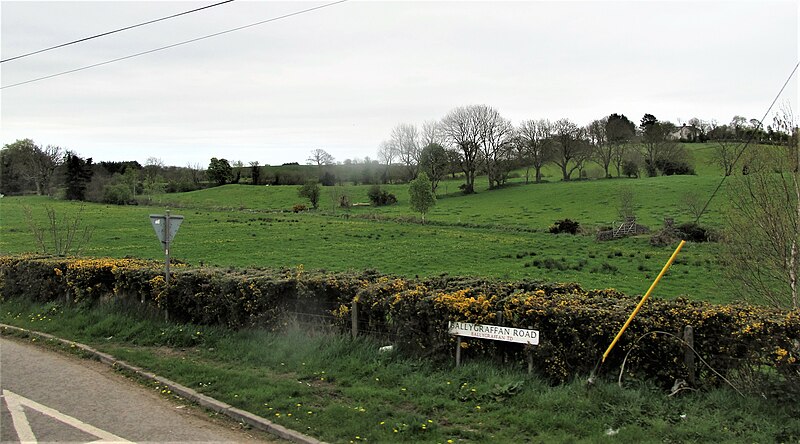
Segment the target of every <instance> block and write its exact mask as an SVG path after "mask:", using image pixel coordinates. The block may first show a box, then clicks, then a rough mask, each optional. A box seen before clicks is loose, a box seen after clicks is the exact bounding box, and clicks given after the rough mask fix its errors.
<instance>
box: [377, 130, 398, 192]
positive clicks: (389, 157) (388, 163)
mask: <svg viewBox="0 0 800 444" xmlns="http://www.w3.org/2000/svg"><path fill="white" fill-rule="evenodd" d="M396 155H397V148H395V147H394V146H393V145H392V141H391V140H384V141H383V142H381V145H380V146H379V147H378V160H379V161H380V162H381V164H383V165H384V166H385V168H384V171H383V183H390V182H391V177H390V175H389V172H390V171H389V170H390V168H391V167H392V163H393V162H394V159H395V156H396Z"/></svg>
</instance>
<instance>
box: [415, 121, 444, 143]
mask: <svg viewBox="0 0 800 444" xmlns="http://www.w3.org/2000/svg"><path fill="white" fill-rule="evenodd" d="M434 143H435V144H437V145H440V146H445V145H446V144H447V137H446V136H445V134H444V131H442V126H441V123H440V122H437V121H435V120H428V121H426V122H424V123H423V124H422V133H421V134H420V145H422V146H423V147H426V146H428V145H431V144H434Z"/></svg>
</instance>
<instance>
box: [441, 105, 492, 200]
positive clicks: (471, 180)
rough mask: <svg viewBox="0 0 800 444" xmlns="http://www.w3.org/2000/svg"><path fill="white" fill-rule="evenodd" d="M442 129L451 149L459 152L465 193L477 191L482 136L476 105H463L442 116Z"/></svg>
mask: <svg viewBox="0 0 800 444" xmlns="http://www.w3.org/2000/svg"><path fill="white" fill-rule="evenodd" d="M441 129H442V132H443V133H444V135H445V137H446V138H447V141H448V143H449V144H450V146H451V149H452V150H453V151H455V152H457V153H458V160H459V164H460V166H461V169H462V171H464V179H465V181H466V183H465V184H464V194H472V193H474V192H475V173H476V171H477V170H478V167H480V165H481V162H482V161H481V157H480V137H481V128H480V125H479V124H478V118H477V112H476V106H475V105H471V106H461V107H458V108H455V109H453V110H451V111H450V112H449V113H447V115H445V116H444V118H442V122H441Z"/></svg>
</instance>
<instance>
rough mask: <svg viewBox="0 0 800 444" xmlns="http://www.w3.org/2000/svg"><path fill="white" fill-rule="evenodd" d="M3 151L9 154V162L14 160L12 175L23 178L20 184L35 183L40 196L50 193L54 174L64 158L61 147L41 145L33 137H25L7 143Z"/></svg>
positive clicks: (34, 185)
mask: <svg viewBox="0 0 800 444" xmlns="http://www.w3.org/2000/svg"><path fill="white" fill-rule="evenodd" d="M3 151H4V152H5V153H6V155H8V157H7V159H8V160H9V163H10V161H11V160H12V159H13V160H14V164H15V165H14V166H13V167H12V168H13V169H12V172H11V175H13V174H16V175H17V177H18V178H21V179H23V182H22V183H21V184H20V185H22V186H23V187H24V186H25V184H26V183H27V184H33V187H34V189H35V191H36V194H37V195H40V196H41V195H43V194H47V193H49V191H50V182H51V180H52V178H53V174H54V173H55V170H56V168H57V167H58V166H59V165H60V164H61V162H62V161H63V158H64V153H63V151H62V149H61V148H60V147H57V146H54V145H48V146H45V147H40V146H39V145H36V144H35V143H34V142H33V141H32V140H31V139H23V140H17V141H16V142H14V143H11V144H8V145H5V147H3ZM20 191H21V190H20Z"/></svg>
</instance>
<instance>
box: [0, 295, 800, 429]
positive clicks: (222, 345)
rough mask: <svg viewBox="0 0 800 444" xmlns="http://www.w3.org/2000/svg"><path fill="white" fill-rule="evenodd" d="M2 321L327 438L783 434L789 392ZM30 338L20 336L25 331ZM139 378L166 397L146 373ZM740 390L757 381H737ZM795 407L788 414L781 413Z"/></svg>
mask: <svg viewBox="0 0 800 444" xmlns="http://www.w3.org/2000/svg"><path fill="white" fill-rule="evenodd" d="M0 322H3V323H9V324H13V325H18V326H22V327H26V328H31V329H35V330H39V331H45V332H49V333H52V334H56V335H57V336H59V337H63V338H67V339H71V340H76V341H79V342H83V343H86V344H88V345H91V346H93V347H95V348H97V349H99V350H101V351H104V352H107V353H111V354H113V355H114V356H116V357H118V358H120V359H123V360H125V361H127V362H129V363H132V364H134V365H137V366H141V367H144V368H147V369H148V370H150V371H153V372H155V373H157V374H158V375H161V376H164V377H167V378H169V379H172V380H174V381H176V382H179V383H181V384H183V385H185V386H187V387H191V388H194V389H195V390H198V391H199V392H201V393H204V394H207V395H210V396H213V397H215V398H217V399H219V400H221V401H224V402H227V403H229V404H231V405H233V406H236V407H238V408H242V409H245V410H247V411H250V412H253V413H255V414H258V415H260V416H263V417H266V418H268V419H270V420H272V421H274V422H276V423H278V424H281V425H284V426H287V427H290V428H292V429H295V430H298V431H301V432H305V433H308V434H310V435H312V436H315V437H318V438H320V439H323V440H325V441H328V442H333V443H349V442H392V443H394V442H415V443H416V442H419V443H456V442H476V443H477V442H486V443H495V442H531V443H551V442H576V443H577V442H587V443H588V442H592V443H594V442H609V443H610V442H614V443H619V442H622V443H640V442H795V441H796V440H797V439H798V437H800V423H798V422H797V421H796V418H797V416H796V415H797V414H798V413H799V412H798V411H797V404H796V402H792V401H791V400H789V399H783V400H777V399H774V398H770V399H769V400H767V399H762V397H760V396H748V397H746V398H743V397H739V395H737V394H736V392H734V391H733V390H732V389H730V388H727V387H723V388H716V389H708V390H705V391H701V392H684V393H683V394H682V395H680V396H675V397H669V396H668V393H667V392H665V391H664V390H663V389H660V388H657V387H654V386H652V385H649V384H644V383H640V382H636V381H633V380H630V379H625V380H624V388H621V387H618V386H617V384H616V373H617V372H618V369H610V368H609V369H605V371H604V372H603V373H602V375H601V377H600V378H599V379H598V380H597V382H596V384H595V385H593V386H591V387H589V386H587V385H586V381H585V379H577V380H575V381H573V382H571V383H567V384H563V385H559V386H555V387H554V386H550V385H548V384H547V383H545V382H544V381H542V380H540V379H539V378H537V377H536V376H535V375H533V376H531V375H527V374H526V373H525V372H524V371H523V368H522V367H523V365H516V364H514V363H506V364H503V363H499V362H476V361H473V362H467V363H465V365H462V366H461V367H459V368H454V367H453V364H452V362H451V361H449V360H448V359H446V357H443V358H442V360H440V362H435V363H434V362H430V361H421V360H416V359H408V358H403V357H400V356H396V355H393V354H380V353H378V352H377V349H378V347H379V346H381V345H383V344H380V343H375V342H372V341H370V340H368V339H359V340H352V339H351V338H349V337H343V336H331V335H327V334H324V333H320V332H314V331H308V330H305V329H303V330H301V329H297V328H289V329H288V330H287V331H286V332H284V333H268V332H264V331H254V330H245V331H239V332H231V331H227V330H221V329H215V328H209V327H198V326H192V325H175V324H169V323H165V322H163V321H155V320H148V319H147V318H142V317H139V316H133V315H132V313H131V311H130V310H125V312H121V311H119V310H117V309H114V307H95V308H93V309H87V308H86V307H61V306H59V305H57V304H53V303H51V304H48V305H47V306H40V305H36V304H31V303H29V302H25V301H21V300H10V301H5V302H4V303H3V306H2V310H0ZM28 341H30V339H28ZM737 383H740V382H739V381H737ZM150 388H151V389H152V390H154V391H155V392H156V393H162V395H163V396H170V395H169V394H168V393H166V389H165V388H164V387H161V386H160V385H158V384H151V385H150ZM741 388H742V389H745V390H754V389H755V387H752V386H747V385H742V386H741ZM792 418H795V419H792Z"/></svg>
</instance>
